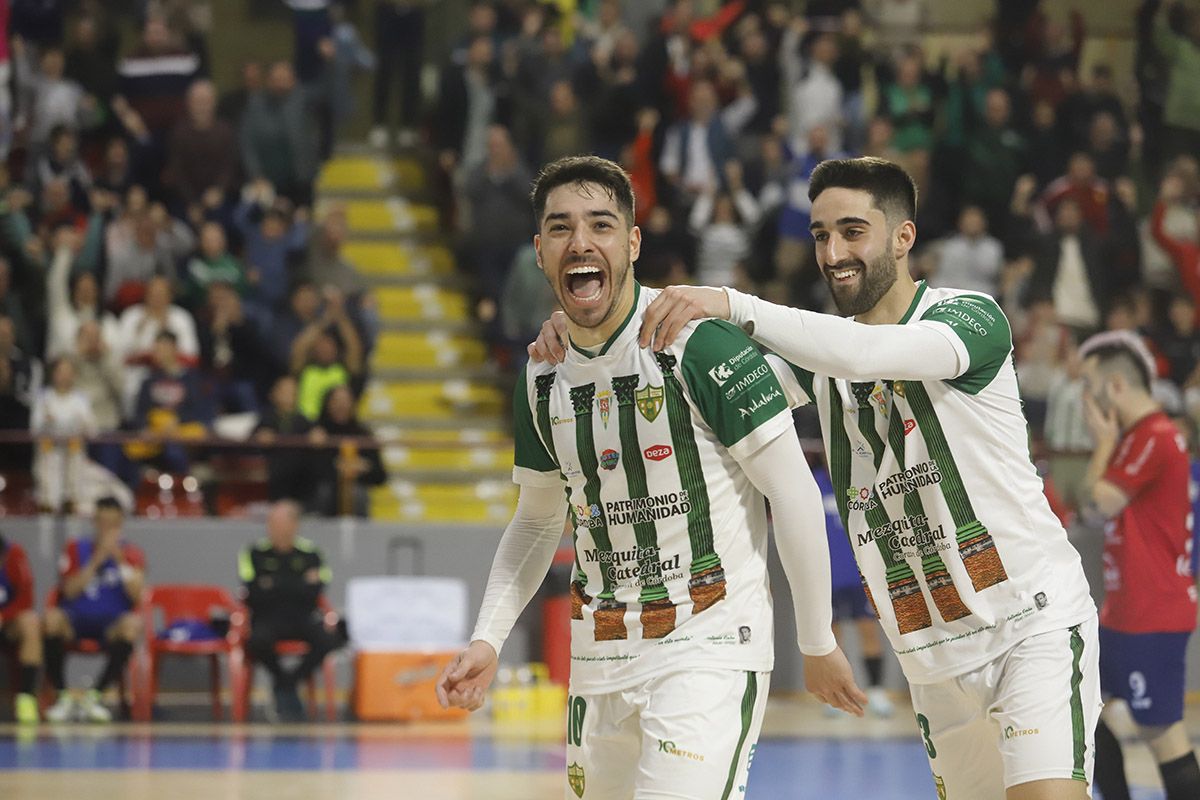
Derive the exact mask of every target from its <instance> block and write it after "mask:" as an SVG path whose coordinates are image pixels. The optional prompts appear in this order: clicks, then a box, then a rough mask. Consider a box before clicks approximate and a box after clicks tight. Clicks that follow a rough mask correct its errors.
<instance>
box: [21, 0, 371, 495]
mask: <svg viewBox="0 0 1200 800" xmlns="http://www.w3.org/2000/svg"><path fill="white" fill-rule="evenodd" d="M212 5H213V4H212V3H210V2H207V0H170V1H168V2H161V3H159V2H151V3H145V2H141V3H121V4H113V3H101V2H98V1H97V0H80V1H79V2H66V1H65V0H61V1H60V0H55V1H53V2H41V1H39V2H24V1H23V0H11V2H9V0H3V1H2V2H0V66H2V70H0V77H2V78H3V80H4V81H6V84H5V85H3V86H0V99H2V100H3V102H2V103H0V130H3V131H4V132H5V134H6V135H5V136H4V137H2V138H0V151H2V152H0V157H2V159H0V427H3V428H5V429H11V430H32V431H33V433H34V434H35V435H37V436H39V437H42V441H39V445H38V447H37V448H36V450H37V452H36V454H34V455H33V459H32V460H33V468H34V470H35V473H36V474H37V477H38V484H39V503H40V504H41V505H42V506H43V507H46V508H50V509H57V508H59V507H60V505H61V504H62V503H63V502H64V501H68V500H70V499H71V498H70V496H69V494H68V493H66V492H65V490H64V486H65V485H67V484H68V483H69V482H70V481H72V480H74V478H73V476H74V475H76V474H78V470H81V469H91V470H93V471H94V470H95V469H96V468H97V465H98V466H99V467H102V468H104V469H106V470H107V473H105V474H109V475H114V476H116V477H118V478H119V479H121V480H122V481H124V482H126V483H128V484H130V485H136V484H137V483H138V481H139V480H140V479H141V476H142V473H143V471H144V470H143V468H144V467H147V466H149V467H152V468H155V469H159V470H163V471H165V472H167V473H174V474H179V473H186V472H187V471H188V469H189V466H190V462H191V460H192V459H193V458H194V457H196V455H197V453H196V452H195V450H194V448H190V447H188V446H187V445H186V442H187V441H188V440H195V439H201V438H203V437H205V436H207V435H209V434H210V433H212V431H213V426H214V423H215V421H216V420H217V419H219V418H221V417H222V416H226V415H239V414H240V415H252V416H249V417H248V418H249V419H250V420H251V425H252V424H253V418H254V417H261V419H260V421H259V425H258V428H257V430H256V432H255V436H256V439H257V440H258V441H260V442H267V441H270V440H271V439H272V438H273V437H274V436H277V435H281V434H282V435H284V436H289V435H290V436H308V437H309V439H310V440H312V441H313V442H314V443H317V444H321V443H324V442H326V441H328V440H329V437H330V436H331V435H336V434H349V435H363V434H365V435H369V431H366V430H365V429H364V428H362V426H360V425H358V423H357V421H356V419H355V414H354V411H353V410H354V407H355V405H356V400H357V397H358V396H359V394H360V393H361V392H362V389H363V387H364V385H365V382H366V378H367V376H366V370H365V365H366V364H367V363H368V362H367V359H366V355H367V354H368V353H369V352H370V351H371V349H372V347H373V346H374V342H375V338H376V334H377V330H378V323H377V318H376V314H375V305H374V300H373V298H372V297H371V295H370V294H369V293H368V292H367V291H366V286H365V284H364V282H363V280H362V278H361V276H360V275H358V273H357V271H356V270H355V269H354V267H353V265H351V264H349V263H348V262H347V261H346V259H345V258H344V257H343V255H342V252H341V250H342V243H343V242H344V240H345V235H346V228H347V226H346V220H345V212H344V209H341V208H339V207H337V206H330V207H329V208H327V209H325V210H324V211H323V213H322V214H321V215H320V216H319V217H316V218H314V214H313V210H312V209H313V205H312V204H313V183H314V180H315V178H316V175H317V171H318V168H319V166H320V163H321V161H322V158H324V157H326V156H328V154H329V153H330V151H331V146H332V135H333V125H334V123H335V120H341V119H342V118H343V116H344V113H345V108H344V107H343V106H344V103H343V104H341V105H339V104H338V103H335V102H333V98H338V97H348V96H349V92H348V91H347V90H345V88H344V86H342V83H344V81H346V80H348V76H347V74H346V68H347V62H346V59H358V60H362V59H363V55H362V51H363V50H364V48H362V45H361V42H359V41H358V38H357V33H356V32H355V29H354V28H353V26H352V25H350V23H348V22H346V21H345V19H344V15H342V14H341V10H340V9H339V8H338V7H336V6H333V7H331V6H330V4H326V3H292V4H290V5H291V6H292V8H291V9H290V10H289V11H288V12H287V13H289V14H291V15H292V19H293V22H294V28H295V45H294V52H293V53H292V54H291V55H290V56H288V55H287V54H286V53H280V54H279V57H278V58H277V59H276V60H272V61H264V62H257V61H254V62H247V63H246V64H245V65H244V67H243V69H242V71H241V77H242V81H241V85H239V86H229V87H224V90H222V89H221V88H219V87H217V86H216V85H215V84H214V83H213V81H212V80H211V79H210V77H209V46H208V41H209V37H210V33H211V29H212V25H213V9H212V7H211V6H212ZM130 32H133V33H134V34H136V35H132V36H131V35H126V36H125V37H124V38H125V40H124V41H123V40H122V33H125V34H129V33H130ZM347 48H349V49H347ZM368 55H369V53H368ZM354 63H358V61H355V62H354ZM10 100H11V102H9V101H10ZM341 386H345V387H346V389H347V391H348V392H349V395H348V399H349V403H348V404H347V402H346V400H347V396H346V392H341V393H336V392H332V391H331V390H333V389H334V388H336V387H341ZM327 401H328V402H327ZM280 402H286V404H287V407H286V408H280V406H279V403H280ZM347 407H348V408H349V413H347ZM293 411H295V412H298V415H297V416H298V418H293ZM245 430H247V431H248V430H249V427H246V428H245ZM114 431H127V432H140V433H141V434H142V435H143V436H142V439H141V441H131V442H124V443H121V442H119V441H116V440H111V439H110V440H109V441H107V442H101V443H95V444H93V445H92V446H91V447H89V448H88V453H87V455H88V456H90V458H85V455H84V453H83V451H82V450H80V449H79V448H78V447H72V446H69V445H67V444H63V440H64V437H72V436H87V437H96V436H100V437H103V435H104V434H108V433H112V432H114ZM334 444H335V443H334V442H332V441H329V445H330V447H329V449H328V452H326V451H323V450H311V449H309V450H305V449H301V450H299V451H297V452H292V453H288V452H287V451H277V453H276V454H278V453H280V452H282V453H286V454H287V455H288V456H289V458H290V462H289V465H296V464H299V465H300V466H301V467H302V468H303V469H304V471H305V473H306V475H308V476H309V477H310V479H311V480H310V482H309V483H296V482H289V481H285V480H276V481H273V482H272V484H271V489H272V492H273V499H274V498H275V497H295V498H303V499H306V500H308V501H309V502H310V507H311V508H312V510H316V511H326V512H328V513H333V511H334V510H335V508H334V506H335V500H334V494H335V492H334V487H335V486H336V485H337V484H338V481H339V480H340V479H341V478H342V477H344V476H345V475H346V474H351V475H353V476H354V477H363V478H364V480H370V481H372V482H379V481H381V480H382V475H381V467H380V465H379V463H378V457H377V455H376V456H375V457H374V458H367V459H358V458H355V459H353V461H351V460H349V459H348V458H344V457H343V456H341V455H339V454H338V450H337V449H336V447H334ZM0 452H3V454H4V455H3V456H2V457H0V458H2V460H4V461H5V462H7V463H8V464H9V465H10V466H12V465H13V462H15V465H17V466H21V465H24V466H28V465H29V464H30V448H28V447H19V446H14V445H13V444H12V443H11V442H9V443H8V444H6V445H5V446H4V447H3V448H0ZM64 477H66V478H67V480H66V481H64ZM313 483H315V484H316V485H315V486H314V485H312V484H313ZM313 498H318V499H317V500H316V501H314V500H313ZM359 505H360V506H361V508H360V510H361V511H363V513H365V503H360V504H359Z"/></svg>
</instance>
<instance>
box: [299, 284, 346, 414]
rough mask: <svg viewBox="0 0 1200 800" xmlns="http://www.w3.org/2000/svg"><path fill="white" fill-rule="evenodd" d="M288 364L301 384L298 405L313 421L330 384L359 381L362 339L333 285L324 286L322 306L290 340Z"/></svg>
mask: <svg viewBox="0 0 1200 800" xmlns="http://www.w3.org/2000/svg"><path fill="white" fill-rule="evenodd" d="M335 333H336V337H335V336H334V334H335ZM339 340H340V347H339ZM291 367H292V369H291V372H292V374H293V375H296V376H297V379H298V380H299V384H300V389H299V392H300V396H299V401H298V408H299V409H300V411H301V413H303V414H304V416H306V417H308V418H309V419H310V420H314V421H315V420H316V419H317V418H318V417H319V416H320V415H321V409H322V407H323V406H324V403H325V396H326V395H327V394H328V393H329V391H330V390H331V389H332V388H334V387H335V386H343V385H347V384H350V383H352V382H353V383H360V381H361V379H362V375H363V350H362V342H361V340H360V339H359V338H358V331H356V330H355V329H354V325H353V324H351V322H350V317H349V315H348V314H347V313H346V305H345V298H343V297H342V295H341V293H340V292H338V291H337V290H336V289H328V290H326V292H325V310H324V311H323V312H322V314H321V316H320V317H317V318H316V319H315V320H314V321H313V322H312V323H310V324H309V325H308V326H306V327H305V328H304V330H302V331H301V332H300V335H299V336H297V337H296V340H295V341H294V342H293V343H292V357H291Z"/></svg>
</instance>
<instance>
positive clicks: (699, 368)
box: [680, 320, 788, 448]
mask: <svg viewBox="0 0 1200 800" xmlns="http://www.w3.org/2000/svg"><path fill="white" fill-rule="evenodd" d="M680 370H681V372H682V373H683V377H684V381H685V382H686V383H687V386H688V389H689V391H690V393H691V395H692V400H693V401H694V402H695V403H696V407H697V408H698V409H699V411H700V416H701V417H702V418H703V419H704V421H705V422H707V423H708V425H709V427H711V428H712V429H713V431H714V432H715V433H716V434H717V438H718V439H720V441H721V444H723V445H725V446H726V447H730V448H732V447H734V446H735V445H737V444H738V443H739V442H742V441H743V440H744V439H746V437H747V436H749V435H750V434H751V433H753V432H754V431H756V430H757V429H758V428H760V427H761V426H762V425H764V424H765V423H767V422H770V421H771V420H772V419H774V418H775V417H776V416H778V415H779V414H781V413H783V412H786V411H787V410H788V402H787V399H786V398H785V397H784V393H783V387H782V386H780V384H779V379H778V378H777V377H776V376H775V373H774V372H773V371H772V370H771V367H770V366H769V365H768V364H767V361H766V359H765V358H764V357H763V355H762V353H760V352H759V350H758V347H757V346H755V344H754V343H753V342H752V341H751V340H750V337H749V336H747V335H746V334H745V333H744V332H743V331H742V330H741V329H740V328H737V327H735V326H734V325H730V324H729V323H728V322H724V321H722V320H707V321H705V322H702V323H700V324H699V325H697V326H696V329H695V331H693V332H692V335H691V337H690V338H689V339H688V341H687V345H686V346H685V348H684V351H683V360H682V362H681V363H680Z"/></svg>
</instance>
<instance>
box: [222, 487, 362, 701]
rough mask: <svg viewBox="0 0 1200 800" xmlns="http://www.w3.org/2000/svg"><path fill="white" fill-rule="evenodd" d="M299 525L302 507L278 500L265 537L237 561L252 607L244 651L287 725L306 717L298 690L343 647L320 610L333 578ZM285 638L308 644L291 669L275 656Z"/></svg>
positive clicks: (239, 573) (248, 600) (268, 517)
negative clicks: (262, 672)
mask: <svg viewBox="0 0 1200 800" xmlns="http://www.w3.org/2000/svg"><path fill="white" fill-rule="evenodd" d="M299 527H300V507H299V506H298V505H297V504H296V503H294V502H292V501H289V500H281V501H278V502H276V503H275V504H273V505H272V506H271V510H270V511H269V512H268V513H267V536H266V538H264V539H262V540H260V541H258V542H256V543H255V544H253V545H250V546H249V547H247V548H246V549H244V550H243V551H242V552H241V555H240V556H239V557H238V577H239V578H240V580H241V582H242V585H243V587H244V591H245V599H246V605H247V606H248V607H249V608H250V638H249V640H248V641H247V642H246V653H247V655H249V656H250V658H252V659H253V660H254V661H255V662H257V663H258V664H260V665H262V667H263V668H264V669H266V670H267V671H268V672H269V673H270V674H271V679H272V681H273V692H274V698H275V709H276V712H277V713H278V715H279V718H280V719H281V720H284V721H288V722H296V721H299V720H302V719H304V716H305V714H304V706H303V705H302V704H301V702H300V696H299V694H298V693H297V691H296V687H297V686H298V685H299V684H300V682H301V681H303V680H305V679H306V678H307V677H308V676H309V675H311V674H312V673H313V671H314V670H315V669H316V668H317V667H319V666H320V665H321V663H322V662H323V661H324V660H325V656H327V655H329V653H331V652H333V651H334V650H336V649H337V647H338V646H339V643H338V640H337V638H336V636H335V635H334V634H333V633H332V632H331V631H330V630H329V629H328V628H327V627H326V625H325V620H324V614H323V613H322V611H321V607H320V598H321V595H322V594H323V592H324V591H325V587H326V586H328V585H329V581H330V579H331V573H330V570H329V567H328V565H326V563H325V559H324V557H323V556H322V555H321V551H320V550H319V549H317V547H316V545H314V544H313V543H312V542H311V541H309V540H308V539H305V538H303V537H301V536H299V535H298V530H299ZM285 639H286V640H298V641H303V642H305V643H306V644H307V645H308V650H307V652H305V654H304V655H303V656H301V658H300V663H299V664H298V665H297V666H296V667H295V668H294V669H290V670H288V669H284V667H283V665H282V664H281V663H280V661H279V656H278V655H277V654H276V652H275V645H276V644H277V643H278V642H280V641H283V640H285Z"/></svg>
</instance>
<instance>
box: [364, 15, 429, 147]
mask: <svg viewBox="0 0 1200 800" xmlns="http://www.w3.org/2000/svg"><path fill="white" fill-rule="evenodd" d="M424 47H425V2H423V0H376V2H375V52H376V53H377V54H378V57H379V65H378V68H377V70H376V72H375V85H374V87H373V104H372V109H371V113H372V118H373V120H374V123H375V127H373V128H372V129H371V144H373V145H375V146H376V147H383V146H384V145H386V144H387V142H388V131H389V129H390V116H389V113H388V111H389V108H390V106H391V103H392V97H393V92H395V94H396V95H397V96H398V100H399V106H400V128H399V131H398V133H397V140H398V141H399V142H400V144H410V143H411V142H412V138H413V137H414V135H415V131H416V127H417V119H418V115H419V113H420V110H421V108H420V103H421V66H422V60H421V59H422V55H423V53H424ZM393 81H396V82H397V83H399V87H398V91H396V90H395V89H393Z"/></svg>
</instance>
